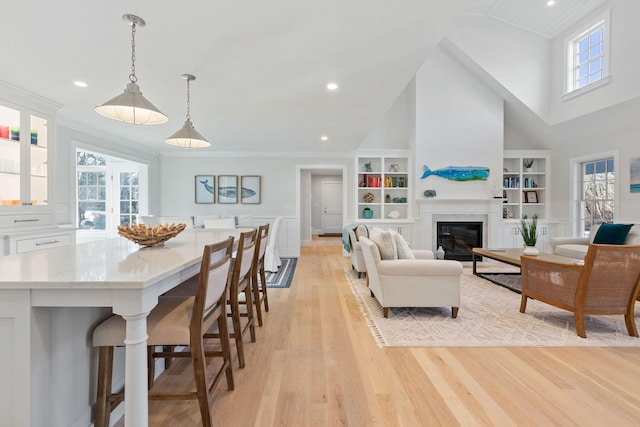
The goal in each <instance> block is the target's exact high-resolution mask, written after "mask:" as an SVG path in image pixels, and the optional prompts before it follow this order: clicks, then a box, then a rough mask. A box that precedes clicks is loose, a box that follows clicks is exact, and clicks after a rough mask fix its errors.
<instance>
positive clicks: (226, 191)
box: [218, 187, 256, 199]
mask: <svg viewBox="0 0 640 427" xmlns="http://www.w3.org/2000/svg"><path fill="white" fill-rule="evenodd" d="M255 195H256V192H255V191H253V190H251V189H250V188H244V187H243V188H242V198H244V199H246V198H248V197H251V196H255ZM218 196H222V197H229V198H231V199H234V198H235V197H236V187H220V188H218Z"/></svg>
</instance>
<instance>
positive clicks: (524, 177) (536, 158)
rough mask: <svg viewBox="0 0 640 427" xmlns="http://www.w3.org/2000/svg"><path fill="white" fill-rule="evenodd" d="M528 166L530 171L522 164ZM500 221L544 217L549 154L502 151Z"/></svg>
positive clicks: (547, 193)
mask: <svg viewBox="0 0 640 427" xmlns="http://www.w3.org/2000/svg"><path fill="white" fill-rule="evenodd" d="M529 162H531V166H530V167H526V164H527V163H529ZM503 167H504V169H503V173H502V181H503V184H502V185H503V191H502V192H503V202H504V203H503V213H502V217H503V218H504V219H517V220H519V219H521V218H531V217H533V215H538V218H540V219H544V218H547V217H548V216H549V215H548V203H547V201H548V195H549V184H550V179H549V152H548V151H543V150H505V152H504V161H503Z"/></svg>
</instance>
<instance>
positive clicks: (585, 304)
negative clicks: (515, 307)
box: [520, 244, 640, 338]
mask: <svg viewBox="0 0 640 427" xmlns="http://www.w3.org/2000/svg"><path fill="white" fill-rule="evenodd" d="M521 264H522V300H521V303H520V312H521V313H524V312H525V310H526V307H527V298H534V299H537V300H538V301H542V302H545V303H547V304H551V305H553V306H555V307H558V308H562V309H564V310H568V311H571V312H573V313H574V318H575V323H576V333H577V334H578V336H580V337H582V338H586V337H587V335H586V332H585V326H584V316H585V315H587V314H624V318H625V324H626V326H627V331H628V332H629V335H631V336H634V337H637V336H638V331H637V329H636V324H635V320H634V307H635V301H636V298H637V297H638V292H639V291H640V246H627V245H597V244H591V245H589V249H588V250H587V255H586V256H585V259H584V265H578V264H562V263H556V262H551V261H544V260H542V259H537V258H536V257H529V256H522V258H521Z"/></svg>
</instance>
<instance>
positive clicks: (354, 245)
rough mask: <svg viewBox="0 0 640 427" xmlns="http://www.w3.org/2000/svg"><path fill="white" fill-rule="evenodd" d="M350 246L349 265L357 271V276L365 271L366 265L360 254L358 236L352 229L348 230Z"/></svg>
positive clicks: (360, 247)
mask: <svg viewBox="0 0 640 427" xmlns="http://www.w3.org/2000/svg"><path fill="white" fill-rule="evenodd" d="M349 238H350V242H349V245H350V248H351V266H352V267H353V269H354V270H355V271H356V273H358V277H360V276H361V275H365V274H366V273H367V266H366V265H365V264H364V256H363V255H362V246H360V242H358V237H357V236H356V232H355V231H354V230H349Z"/></svg>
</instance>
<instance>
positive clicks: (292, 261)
mask: <svg viewBox="0 0 640 427" xmlns="http://www.w3.org/2000/svg"><path fill="white" fill-rule="evenodd" d="M280 261H282V265H280V267H279V268H278V271H276V272H274V273H271V272H268V271H267V272H266V274H265V276H266V279H267V288H288V287H289V286H291V281H292V280H293V274H294V273H295V272H296V264H297V263H298V258H280Z"/></svg>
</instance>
